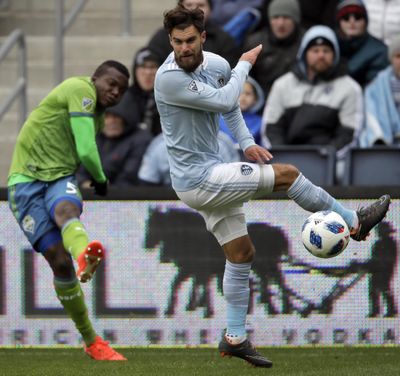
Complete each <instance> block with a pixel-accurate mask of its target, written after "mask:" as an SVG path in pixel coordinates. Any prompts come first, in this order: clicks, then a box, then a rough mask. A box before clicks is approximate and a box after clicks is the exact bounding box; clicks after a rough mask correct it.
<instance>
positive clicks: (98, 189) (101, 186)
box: [90, 180, 108, 196]
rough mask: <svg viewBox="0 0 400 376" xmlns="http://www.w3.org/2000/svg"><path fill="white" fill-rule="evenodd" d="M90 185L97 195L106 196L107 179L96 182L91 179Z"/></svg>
mask: <svg viewBox="0 0 400 376" xmlns="http://www.w3.org/2000/svg"><path fill="white" fill-rule="evenodd" d="M90 186H91V187H93V188H94V193H95V194H96V195H98V196H106V195H107V190H108V181H107V180H106V181H105V182H104V183H98V182H97V181H95V180H92V182H91V183H90Z"/></svg>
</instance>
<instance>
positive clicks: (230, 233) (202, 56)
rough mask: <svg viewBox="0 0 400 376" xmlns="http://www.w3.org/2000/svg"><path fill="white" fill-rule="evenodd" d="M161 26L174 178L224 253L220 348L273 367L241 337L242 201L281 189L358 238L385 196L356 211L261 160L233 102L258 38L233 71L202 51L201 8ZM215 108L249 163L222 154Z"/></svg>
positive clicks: (288, 168)
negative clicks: (339, 220)
mask: <svg viewBox="0 0 400 376" xmlns="http://www.w3.org/2000/svg"><path fill="white" fill-rule="evenodd" d="M164 27H165V29H166V30H167V31H168V33H169V38H170V43H171V45H172V47H173V50H174V51H173V53H171V54H170V55H169V57H168V58H167V59H166V61H165V62H164V64H163V65H162V66H161V67H160V68H159V70H158V72H157V75H156V82H155V99H156V102H157V107H158V110H159V113H160V116H161V125H162V130H163V134H164V137H165V141H166V145H167V150H168V157H169V162H170V166H171V179H172V186H173V188H174V190H175V191H176V193H177V195H178V197H179V198H180V199H181V200H182V201H183V202H185V203H186V204H187V205H188V206H190V207H192V208H194V209H196V210H198V212H199V213H200V214H201V215H202V216H203V218H204V220H205V222H206V225H207V229H208V230H209V231H210V232H212V233H213V234H214V236H215V237H216V239H217V240H218V242H219V244H220V245H221V246H222V248H223V251H224V253H225V256H226V264H225V273H224V280H223V293H224V296H225V299H226V302H227V328H226V333H225V335H224V336H223V338H222V340H221V342H220V343H219V351H220V353H221V355H223V356H224V355H230V356H236V357H239V358H242V359H244V360H246V361H247V362H249V363H251V364H252V365H254V366H256V367H271V366H272V362H271V361H270V360H268V359H266V358H265V357H264V356H263V355H261V354H260V353H258V352H257V350H256V349H255V348H254V347H253V345H252V344H251V343H250V342H249V340H248V339H247V338H246V329H245V321H246V314H247V309H248V303H249V274H250V269H251V263H252V260H253V257H254V254H255V250H254V246H253V244H252V242H251V239H250V238H249V236H248V233H247V226H246V221H245V216H244V211H243V203H244V202H245V201H248V200H249V199H252V198H256V197H260V196H265V195H266V194H268V193H271V192H273V191H282V190H285V191H287V195H288V196H289V197H290V198H292V199H293V200H294V201H295V202H296V203H297V204H299V205H300V206H301V207H302V208H304V209H305V210H307V211H310V212H316V211H319V210H333V211H335V212H337V213H339V214H340V215H341V216H342V217H343V218H344V219H345V221H346V223H347V224H348V226H349V228H350V229H351V237H352V238H353V239H355V240H357V241H360V240H364V239H365V238H366V237H367V235H368V233H369V232H370V230H371V229H372V228H373V227H374V226H375V225H376V224H377V223H379V222H380V221H381V220H382V219H383V218H384V216H385V215H386V212H387V210H388V208H389V204H390V197H389V196H388V195H384V196H382V197H381V198H380V199H379V200H378V201H376V202H374V203H373V204H372V205H370V206H368V207H365V208H361V209H360V210H358V211H357V212H356V211H353V210H348V209H346V208H345V207H343V206H342V205H341V204H340V203H339V202H337V201H336V200H335V199H334V198H333V197H331V196H330V195H329V194H328V193H327V192H326V191H324V190H323V189H321V188H320V187H317V186H315V185H314V184H312V183H311V182H310V181H309V180H308V179H307V178H306V177H305V176H303V175H302V174H301V173H300V172H299V171H298V169H297V168H296V167H294V166H293V165H289V164H266V162H269V161H270V160H271V159H272V158H273V157H272V155H271V153H270V152H269V151H268V150H266V149H264V148H262V147H260V146H258V145H256V144H255V142H254V140H253V137H252V136H251V134H250V132H249V131H248V129H247V127H246V125H245V123H244V120H243V117H242V115H241V112H240V108H239V104H238V98H239V95H240V91H241V88H242V87H243V84H244V82H245V80H246V78H247V75H248V73H249V71H250V69H251V67H252V65H253V64H254V63H255V61H256V59H257V56H258V54H259V53H260V51H261V48H262V46H261V45H260V46H257V47H255V48H254V49H252V50H250V51H248V52H246V53H244V54H243V55H242V56H241V58H240V59H239V62H238V64H237V65H236V67H235V68H234V69H233V70H232V71H231V69H230V67H229V64H228V63H227V62H226V60H224V59H223V58H222V57H220V56H218V55H215V54H213V53H210V52H205V51H203V49H202V46H203V43H204V41H205V39H206V32H205V31H204V17H203V12H202V11H201V10H200V9H192V10H189V9H185V8H183V7H180V6H177V7H175V8H174V9H172V10H170V11H168V12H166V13H165V14H164ZM220 114H222V116H223V117H224V119H225V122H226V123H227V125H228V126H229V128H230V130H231V132H232V134H233V135H234V137H235V138H236V140H238V142H239V145H240V147H241V149H242V150H243V152H244V155H245V157H246V158H247V159H248V160H250V161H254V162H255V163H244V162H236V163H223V162H222V160H221V158H220V156H219V152H218V142H217V133H218V129H219V115H220Z"/></svg>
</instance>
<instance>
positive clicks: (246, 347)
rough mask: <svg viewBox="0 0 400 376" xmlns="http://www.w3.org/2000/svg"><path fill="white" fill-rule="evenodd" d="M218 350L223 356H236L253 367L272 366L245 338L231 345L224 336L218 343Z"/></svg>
mask: <svg viewBox="0 0 400 376" xmlns="http://www.w3.org/2000/svg"><path fill="white" fill-rule="evenodd" d="M218 350H219V352H220V354H221V356H223V357H224V356H229V357H230V356H236V357H237V358H240V359H243V360H245V361H246V362H248V363H250V364H251V365H252V366H254V367H265V368H271V367H272V362H271V361H270V360H268V359H267V358H265V357H263V356H262V355H261V354H259V353H258V352H257V350H256V349H255V348H254V346H253V345H252V344H251V343H250V341H249V340H247V339H246V340H245V341H244V342H242V343H240V344H239V345H231V344H230V343H229V342H228V341H227V340H226V339H225V336H224V337H223V338H222V340H221V342H220V343H219V345H218Z"/></svg>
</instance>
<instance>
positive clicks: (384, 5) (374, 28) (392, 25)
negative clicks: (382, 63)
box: [364, 0, 400, 46]
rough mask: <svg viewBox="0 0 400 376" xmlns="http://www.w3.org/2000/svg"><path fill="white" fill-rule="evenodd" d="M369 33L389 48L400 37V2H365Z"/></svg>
mask: <svg viewBox="0 0 400 376" xmlns="http://www.w3.org/2000/svg"><path fill="white" fill-rule="evenodd" d="M364 3H365V7H366V8H367V12H368V31H369V33H370V34H371V35H373V36H374V37H375V38H378V39H379V40H381V41H382V42H384V43H385V44H386V45H387V46H389V45H390V44H391V41H392V39H393V38H394V37H395V36H397V35H400V0H364Z"/></svg>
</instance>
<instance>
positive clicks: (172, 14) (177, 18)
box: [164, 5, 205, 34]
mask: <svg viewBox="0 0 400 376" xmlns="http://www.w3.org/2000/svg"><path fill="white" fill-rule="evenodd" d="M192 25H193V26H194V27H195V28H196V29H197V30H198V32H199V33H202V32H203V31H204V29H205V26H204V12H203V11H202V10H201V9H199V8H196V9H186V8H185V7H183V6H181V5H177V6H176V7H175V8H173V9H171V10H168V11H166V12H164V29H165V30H167V32H168V34H171V32H172V30H173V29H175V28H177V29H180V30H183V29H186V28H187V27H189V26H192Z"/></svg>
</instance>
